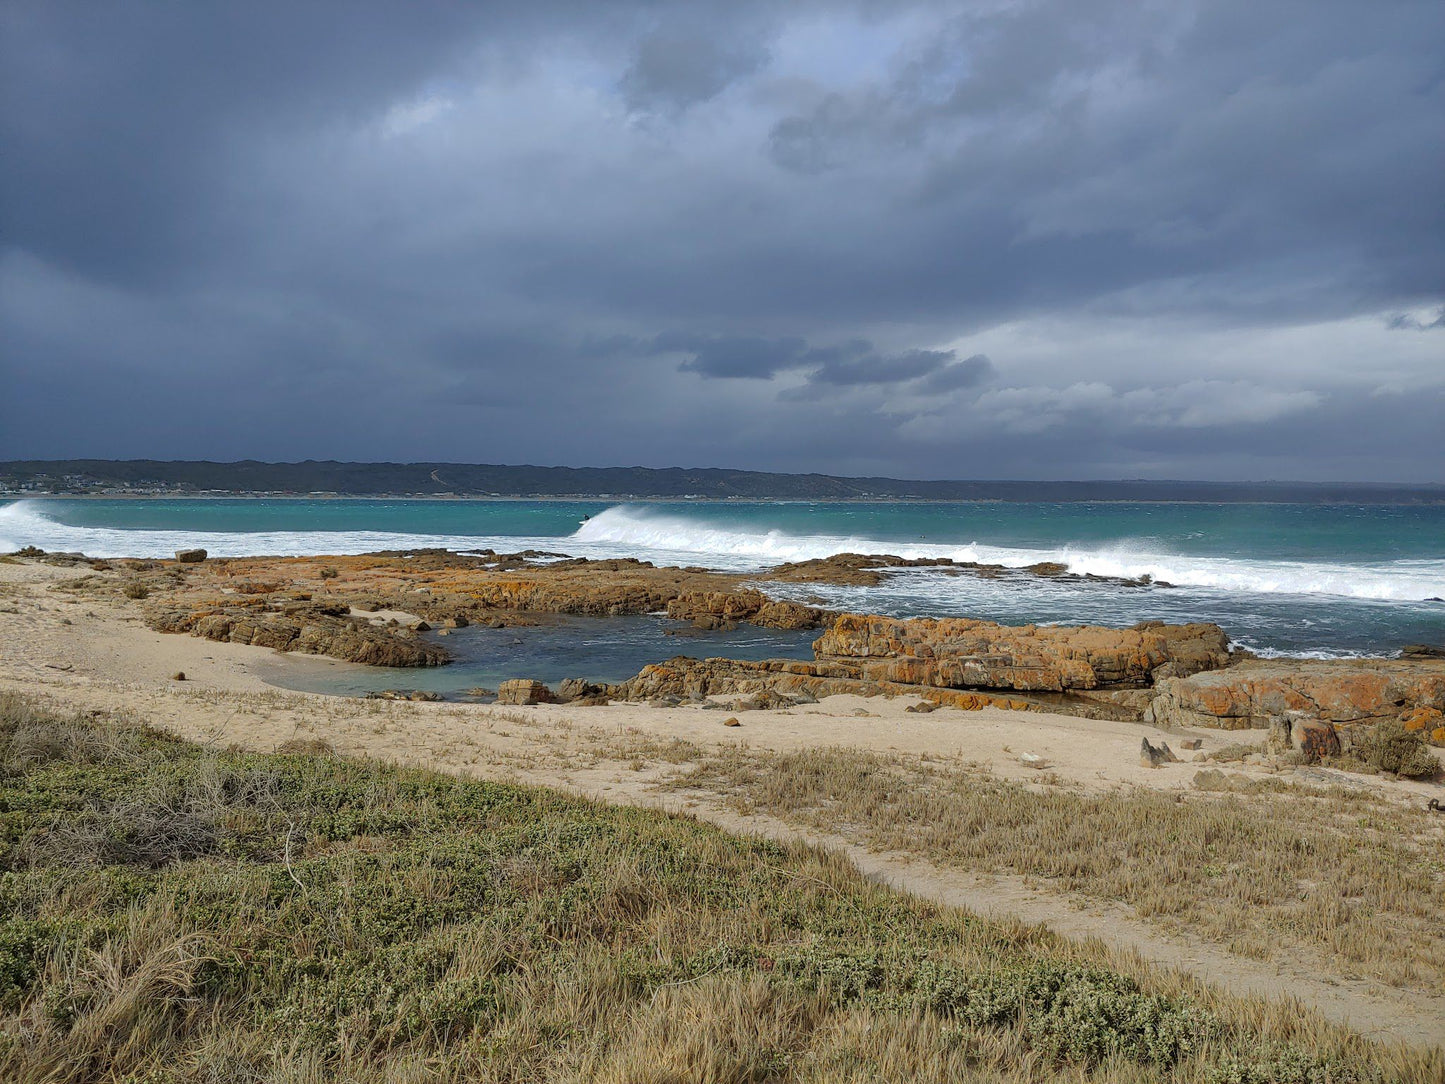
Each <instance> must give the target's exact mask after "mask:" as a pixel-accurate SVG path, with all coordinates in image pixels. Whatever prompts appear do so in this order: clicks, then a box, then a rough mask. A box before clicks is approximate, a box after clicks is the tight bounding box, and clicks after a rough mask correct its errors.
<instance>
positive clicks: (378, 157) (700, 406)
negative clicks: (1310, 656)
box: [0, 0, 1445, 481]
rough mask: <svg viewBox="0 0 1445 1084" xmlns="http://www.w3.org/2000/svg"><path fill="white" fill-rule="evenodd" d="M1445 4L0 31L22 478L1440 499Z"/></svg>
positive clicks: (824, 10) (207, 23)
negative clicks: (51, 474)
mask: <svg viewBox="0 0 1445 1084" xmlns="http://www.w3.org/2000/svg"><path fill="white" fill-rule="evenodd" d="M1442 118H1445V5H1441V4H1440V3H1439V0H1420V2H1395V0H1375V2H1372V3H1368V4H1365V3H1360V2H1359V0H1344V2H1336V0H1299V2H1290V0H1268V2H1261V0H1218V2H1199V3H1191V2H1188V0H1164V2H1158V3H1149V2H1138V0H1135V2H1126V0H1089V2H1087V3H1081V2H1078V0H1058V2H1053V3H1033V2H1013V0H1000V2H987V0H985V2H976V3H951V4H950V3H928V2H918V3H909V2H907V0H890V2H887V3H873V2H866V0H860V2H857V3H843V2H839V3H809V2H806V0H795V2H789V3H786V4H784V3H772V4H752V3H749V2H746V0H718V2H716V3H685V2H668V3H660V2H659V3H640V2H639V3H629V2H622V0H614V2H608V3H605V4H599V3H592V2H578V3H574V4H550V3H545V2H535V0H534V2H530V3H525V4H518V3H505V4H502V3H498V4H480V3H479V4H473V5H461V4H455V3H435V4H427V3H407V4H402V3H391V4H380V3H365V2H356V0H348V2H346V3H336V4H328V3H321V2H317V0H307V2H303V3H297V2H295V0H287V2H285V3H275V4H270V3H264V2H259V0H252V2H248V3H246V4H224V5H223V4H174V3H164V4H162V3H156V4H141V3H115V4H94V3H78V4H67V3H40V2H38V0H35V2H15V0H9V2H5V3H4V4H3V5H0V140H3V146H0V216H3V219H0V458H39V457H72V456H76V457H78V456H96V457H107V458H120V457H127V458H129V457H153V458H207V459H235V458H243V457H252V458H259V459H268V460H290V459H303V458H336V459H352V460H369V459H390V460H452V461H465V462H511V463H521V462H530V463H543V464H571V465H593V464H595V465H632V464H641V465H647V466H666V465H682V466H731V467H746V468H755V469H765V470H783V471H814V470H816V471H825V472H828V473H840V474H889V475H895V476H905V477H924V478H940V477H964V478H1098V477H1152V478H1219V479H1263V478H1276V479H1322V480H1323V479H1336V480H1395V481H1441V480H1445V123H1442Z"/></svg>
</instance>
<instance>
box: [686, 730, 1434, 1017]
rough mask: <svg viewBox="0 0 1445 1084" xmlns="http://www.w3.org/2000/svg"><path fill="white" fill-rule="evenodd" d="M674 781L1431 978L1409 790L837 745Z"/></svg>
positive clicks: (1424, 887) (1428, 923)
mask: <svg viewBox="0 0 1445 1084" xmlns="http://www.w3.org/2000/svg"><path fill="white" fill-rule="evenodd" d="M1426 754H1427V755H1431V754H1429V752H1428V750H1427V751H1426ZM673 785H674V786H678V787H682V788H684V789H695V790H698V791H702V792H706V793H708V794H717V795H724V796H726V797H727V800H728V801H730V802H731V803H732V804H733V805H734V806H735V807H737V808H739V809H741V810H743V811H744V812H754V811H756V812H761V813H767V814H770V815H773V816H777V817H781V818H784V819H787V820H791V821H794V822H796V823H800V824H803V825H807V826H809V827H812V828H819V829H823V830H825V831H828V832H831V833H841V834H846V835H849V836H851V837H854V838H863V839H865V840H867V841H868V842H869V843H870V844H871V845H873V846H875V847H879V848H882V849H886V850H892V851H906V852H910V853H914V854H921V855H924V856H927V857H928V858H929V859H931V860H932V861H934V862H937V863H939V864H941V865H952V866H956V867H964V868H967V869H970V870H976V871H981V872H1004V873H1014V874H1022V875H1024V876H1027V877H1031V878H1037V879H1039V880H1041V881H1045V882H1047V883H1048V884H1049V885H1050V886H1051V887H1053V888H1055V889H1059V890H1062V891H1066V892H1069V893H1079V894H1083V895H1086V896H1093V897H1096V898H1100V899H1108V900H1121V901H1123V902H1125V903H1127V904H1129V905H1130V906H1131V907H1132V908H1133V909H1134V910H1135V912H1136V913H1137V914H1139V915H1140V916H1141V917H1144V918H1148V919H1153V920H1156V921H1162V922H1164V923H1166V924H1170V923H1172V924H1175V925H1178V926H1182V927H1187V928H1188V930H1189V932H1191V933H1192V934H1195V935H1203V936H1205V937H1207V938H1211V939H1213V940H1216V941H1218V942H1220V943H1222V944H1224V945H1225V946H1227V947H1228V948H1230V949H1231V950H1232V951H1235V952H1237V953H1240V954H1243V955H1247V956H1251V957H1256V958H1261V959H1268V958H1271V957H1275V956H1278V955H1285V954H1294V953H1297V952H1298V951H1299V950H1301V949H1305V950H1314V951H1315V952H1317V953H1320V954H1321V958H1322V961H1328V963H1329V965H1330V967H1331V969H1332V970H1337V971H1338V973H1339V974H1340V975H1341V977H1346V978H1348V977H1350V976H1351V975H1359V974H1366V975H1370V976H1372V977H1375V978H1378V979H1381V980H1383V981H1385V982H1388V983H1390V984H1392V985H1396V986H1400V987H1403V988H1407V989H1415V990H1420V991H1424V992H1434V991H1437V990H1439V989H1440V988H1441V987H1442V986H1445V922H1442V917H1445V912H1442V901H1445V861H1442V854H1445V825H1442V824H1440V823H1438V822H1439V821H1440V818H1439V817H1438V816H1435V815H1433V814H1431V813H1428V812H1426V811H1425V808H1424V801H1423V800H1421V801H1420V802H1419V804H1418V807H1414V806H1410V807H1407V806H1402V805H1401V804H1400V803H1399V802H1397V801H1390V800H1387V799H1383V798H1380V797H1377V796H1374V795H1372V794H1369V793H1365V792H1362V791H1360V790H1357V789H1351V788H1346V787H1339V786H1336V787H1329V788H1306V787H1298V786H1288V785H1286V784H1284V783H1282V782H1279V781H1278V780H1261V781H1256V782H1253V783H1247V784H1245V785H1244V786H1243V787H1240V788H1234V789H1227V790H1226V791H1224V792H1222V793H1203V792H1199V791H1194V792H1190V793H1185V794H1181V793H1177V792H1172V793H1171V792H1167V791H1157V790H1147V789H1138V790H1134V791H1125V790H1119V791H1112V792H1109V793H1106V794H1087V793H1083V792H1082V791H1080V790H1078V789H1074V788H1068V787H1061V786H1049V787H1042V788H1040V787H1029V786H1024V785H1022V784H1018V783H1011V782H1007V781H1004V780H1000V779H999V778H997V777H996V776H994V775H993V774H992V773H991V772H989V771H987V770H984V769H978V768H970V767H969V766H967V765H959V764H955V763H945V762H939V761H929V760H918V759H909V758H903V757H899V756H883V755H878V754H873V753H866V752H861V751H857V750H848V749H815V750H807V751H803V752H796V753H767V754H759V753H756V752H753V751H749V750H748V749H746V748H744V747H738V748H735V749H732V750H725V751H723V752H721V753H718V754H714V755H703V756H702V757H701V759H700V762H699V763H698V764H697V765H696V766H694V767H693V768H692V769H691V770H690V771H687V772H685V773H683V774H682V775H681V776H680V777H678V778H677V779H676V780H675V781H674V783H673Z"/></svg>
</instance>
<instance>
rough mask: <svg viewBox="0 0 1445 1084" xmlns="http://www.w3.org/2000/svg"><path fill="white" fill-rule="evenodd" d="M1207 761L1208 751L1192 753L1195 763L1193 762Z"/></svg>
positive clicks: (1203, 762) (1202, 762)
mask: <svg viewBox="0 0 1445 1084" xmlns="http://www.w3.org/2000/svg"><path fill="white" fill-rule="evenodd" d="M1208 761H1209V754H1208V753H1195V754H1194V763H1195V764H1205V763H1207V762H1208Z"/></svg>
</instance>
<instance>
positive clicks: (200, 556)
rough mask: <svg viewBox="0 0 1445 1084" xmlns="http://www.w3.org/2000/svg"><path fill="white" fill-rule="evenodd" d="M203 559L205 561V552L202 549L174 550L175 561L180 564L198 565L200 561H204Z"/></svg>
mask: <svg viewBox="0 0 1445 1084" xmlns="http://www.w3.org/2000/svg"><path fill="white" fill-rule="evenodd" d="M205 559H206V551H205V550H203V549H193V550H176V560H177V561H180V562H181V564H185V565H195V564H200V563H201V562H202V561H204V560H205Z"/></svg>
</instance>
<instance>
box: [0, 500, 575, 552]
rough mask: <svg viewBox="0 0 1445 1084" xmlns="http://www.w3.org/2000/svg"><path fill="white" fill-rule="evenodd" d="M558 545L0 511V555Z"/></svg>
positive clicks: (31, 507)
mask: <svg viewBox="0 0 1445 1084" xmlns="http://www.w3.org/2000/svg"><path fill="white" fill-rule="evenodd" d="M559 541H561V540H560V539H557V538H550V537H548V538H544V537H517V536H513V535H503V536H486V535H443V534H411V533H406V532H398V531H181V530H151V529H144V528H119V527H78V526H74V525H72V524H68V523H62V522H60V521H59V520H57V519H55V518H53V517H52V516H49V515H47V514H46V513H45V512H44V511H43V510H42V502H39V501H19V502H17V503H15V504H10V505H5V506H4V507H0V553H9V552H11V551H13V550H17V549H21V548H23V547H25V546H38V547H39V548H41V549H43V550H50V551H75V552H80V553H84V554H86V555H87V556H89V557H169V556H170V555H171V554H172V553H173V552H174V551H175V550H179V549H190V548H193V547H200V548H202V549H204V550H206V552H207V553H209V554H211V556H213V557H252V556H256V555H259V554H265V555H268V556H271V555H274V556H282V557H305V556H311V555H320V554H333V553H334V554H345V553H370V552H372V551H373V550H402V549H424V548H428V547H442V548H445V549H451V550H479V549H492V550H497V551H503V552H515V551H517V550H523V549H556V548H557V543H558V542H559Z"/></svg>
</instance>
